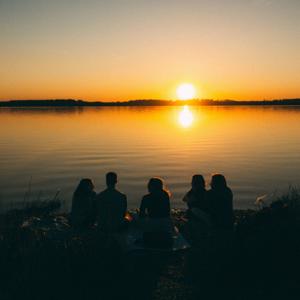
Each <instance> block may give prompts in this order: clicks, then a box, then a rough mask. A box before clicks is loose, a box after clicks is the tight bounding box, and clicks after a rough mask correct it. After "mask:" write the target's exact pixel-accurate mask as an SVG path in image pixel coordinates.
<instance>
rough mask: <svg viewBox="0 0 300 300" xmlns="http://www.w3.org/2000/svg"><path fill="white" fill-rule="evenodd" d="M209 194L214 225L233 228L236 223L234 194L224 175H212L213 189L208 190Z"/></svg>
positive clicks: (219, 227)
mask: <svg viewBox="0 0 300 300" xmlns="http://www.w3.org/2000/svg"><path fill="white" fill-rule="evenodd" d="M207 196H208V205H209V211H210V214H211V217H212V221H213V225H214V227H215V228H217V229H229V230H232V229H233V224H234V214H233V203H232V200H233V195H232V191H231V189H230V188H229V187H228V186H227V183H226V179H225V177H224V176H223V175H221V174H215V175H213V176H212V178H211V189H210V190H209V191H208V192H207Z"/></svg>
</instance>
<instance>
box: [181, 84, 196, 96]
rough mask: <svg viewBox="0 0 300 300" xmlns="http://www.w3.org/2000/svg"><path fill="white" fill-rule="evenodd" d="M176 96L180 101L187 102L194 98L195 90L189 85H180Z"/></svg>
mask: <svg viewBox="0 0 300 300" xmlns="http://www.w3.org/2000/svg"><path fill="white" fill-rule="evenodd" d="M176 94H177V97H178V98H179V99H180V100H189V99H193V98H195V95H196V89H195V87H194V86H193V85H192V84H191V83H182V84H180V85H179V86H178V88H177V90H176Z"/></svg>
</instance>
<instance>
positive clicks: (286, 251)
mask: <svg viewBox="0 0 300 300" xmlns="http://www.w3.org/2000/svg"><path fill="white" fill-rule="evenodd" d="M59 207H60V202H59V201H58V200H55V201H50V202H38V203H34V204H33V205H30V206H27V207H26V208H23V209H19V210H13V211H10V212H8V213H6V214H5V215H2V216H1V217H0V226H1V236H0V259H1V261H0V266H1V267H0V276H1V280H0V285H1V286H0V298H1V299H4V300H5V299H93V298H94V299H120V298H125V299H161V300H162V299H220V298H221V297H222V298H223V299H224V298H225V299H282V298H284V299H296V298H299V297H300V291H299V275H298V273H299V269H300V255H299V254H300V235H299V233H300V195H299V193H298V192H297V191H296V190H292V189H291V190H290V191H289V193H287V194H286V195H284V196H281V197H279V198H278V199H276V200H275V201H273V203H272V204H271V205H270V206H268V207H266V208H261V209H259V210H257V211H254V210H249V211H236V212H235V215H236V231H235V234H234V236H231V235H226V234H223V233H212V234H206V233H205V232H201V231H198V232H194V233H193V230H192V229H191V228H190V227H189V225H186V223H185V222H184V216H185V213H184V211H181V210H174V211H173V212H172V217H173V220H174V223H175V224H176V225H177V226H178V228H179V229H180V230H181V232H182V233H183V234H184V235H185V236H186V238H187V239H188V240H189V242H190V243H191V245H192V248H191V249H190V250H189V251H187V252H185V253H176V254H174V255H169V254H168V255H163V254H160V255H156V254H151V255H150V254H143V253H139V254H138V255H137V254H124V253H123V252H122V250H121V249H120V248H119V246H118V244H117V243H116V242H115V241H114V240H113V239H111V238H110V237H107V236H104V235H103V234H101V233H99V232H98V231H97V230H96V229H91V230H89V231H82V232H78V231H74V230H73V229H72V228H71V227H70V225H69V222H68V216H67V215H65V214H61V213H58V212H57V211H58V210H59Z"/></svg>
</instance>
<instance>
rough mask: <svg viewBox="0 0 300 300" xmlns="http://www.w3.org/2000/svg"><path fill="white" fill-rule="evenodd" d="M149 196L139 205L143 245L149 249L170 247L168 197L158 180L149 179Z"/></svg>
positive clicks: (171, 227) (170, 229)
mask: <svg viewBox="0 0 300 300" xmlns="http://www.w3.org/2000/svg"><path fill="white" fill-rule="evenodd" d="M148 191H149V194H147V195H145V196H144V197H143V199H142V201H141V205H140V214H139V216H140V220H141V224H142V228H143V231H144V234H143V240H144V243H145V244H146V245H148V246H150V247H153V246H154V247H170V246H171V245H172V242H173V240H172V235H171V233H172V230H173V226H172V222H171V218H170V197H169V193H168V192H167V191H166V190H165V189H164V185H163V181H162V179H160V178H157V177H155V178H151V179H150V180H149V183H148Z"/></svg>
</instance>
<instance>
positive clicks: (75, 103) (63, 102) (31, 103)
mask: <svg viewBox="0 0 300 300" xmlns="http://www.w3.org/2000/svg"><path fill="white" fill-rule="evenodd" d="M182 104H187V105H207V106H216V105H231V106H232V105H300V98H296V99H279V100H263V101H257V100H251V101H250V100H248V101H236V100H212V99H201V100H200V99H194V100H186V101H181V100H153V99H144V100H130V101H124V102H119V101H118V102H101V101H94V102H89V101H83V100H74V99H50V100H10V101H2V102H0V107H82V106H176V105H182Z"/></svg>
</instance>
